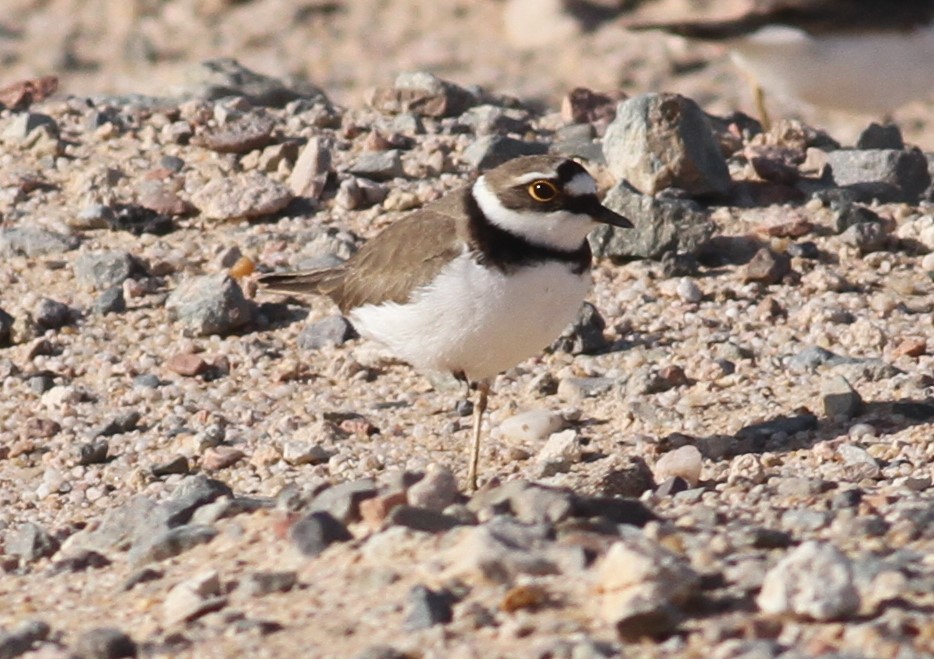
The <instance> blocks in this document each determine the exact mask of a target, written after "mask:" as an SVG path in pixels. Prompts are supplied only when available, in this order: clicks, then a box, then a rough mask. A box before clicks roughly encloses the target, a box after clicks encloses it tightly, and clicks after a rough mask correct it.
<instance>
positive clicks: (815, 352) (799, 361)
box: [788, 346, 847, 373]
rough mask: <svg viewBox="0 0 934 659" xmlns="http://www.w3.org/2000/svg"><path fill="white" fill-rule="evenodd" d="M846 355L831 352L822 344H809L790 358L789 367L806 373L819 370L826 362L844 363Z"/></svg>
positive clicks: (831, 363)
mask: <svg viewBox="0 0 934 659" xmlns="http://www.w3.org/2000/svg"><path fill="white" fill-rule="evenodd" d="M846 361H847V358H846V357H841V356H840V355H838V354H836V353H833V352H830V351H829V350H827V349H826V348H821V347H820V346H808V347H807V348H804V349H803V350H801V351H800V352H798V353H796V354H794V355H792V356H791V357H790V358H789V359H788V369H789V370H790V371H792V372H793V373H806V372H813V371H815V370H817V368H818V367H819V366H823V365H825V364H829V365H834V364H842V363H844V362H846Z"/></svg>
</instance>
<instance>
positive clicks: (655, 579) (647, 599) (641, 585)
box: [595, 534, 699, 640]
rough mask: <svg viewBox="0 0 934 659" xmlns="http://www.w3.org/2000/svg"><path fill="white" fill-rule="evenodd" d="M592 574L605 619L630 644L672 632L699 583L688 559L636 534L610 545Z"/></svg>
mask: <svg viewBox="0 0 934 659" xmlns="http://www.w3.org/2000/svg"><path fill="white" fill-rule="evenodd" d="M595 575H596V588H597V591H598V592H600V593H601V598H600V611H601V615H602V616H603V619H604V620H606V621H607V622H609V623H611V624H613V625H615V626H616V628H617V632H618V633H619V634H620V635H621V636H622V637H623V638H624V639H631V640H635V639H637V638H639V637H641V636H643V635H644V636H653V635H656V634H664V633H667V632H670V631H671V630H672V629H673V628H674V626H675V625H676V624H677V622H678V618H679V614H678V611H677V609H676V607H677V606H678V605H679V604H682V603H683V602H685V601H686V600H687V599H688V598H689V597H690V596H691V594H692V593H693V591H694V590H695V588H696V587H697V583H698V581H699V577H698V575H697V573H696V572H695V571H694V570H693V569H691V567H690V565H688V562H687V560H686V559H684V558H683V557H681V556H678V555H677V554H674V553H672V552H671V551H669V550H667V549H665V548H664V547H662V546H661V545H659V544H658V543H656V542H654V541H652V540H649V539H648V538H645V537H640V536H637V535H635V534H633V536H632V537H627V538H626V539H624V540H621V541H619V542H616V543H614V544H613V545H612V546H611V547H610V549H609V551H607V553H606V556H604V558H603V560H602V561H601V562H600V564H599V565H598V566H597V568H596V572H595Z"/></svg>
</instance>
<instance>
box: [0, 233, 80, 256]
mask: <svg viewBox="0 0 934 659" xmlns="http://www.w3.org/2000/svg"><path fill="white" fill-rule="evenodd" d="M79 242H80V241H79V240H78V238H76V237H75V236H69V235H66V234H63V233H58V232H55V231H49V230H48V229H41V228H39V227H29V226H26V227H12V228H10V229H2V228H0V256H45V255H46V254H61V253H62V252H68V251H70V250H73V249H75V248H76V247H77V246H78V243H79Z"/></svg>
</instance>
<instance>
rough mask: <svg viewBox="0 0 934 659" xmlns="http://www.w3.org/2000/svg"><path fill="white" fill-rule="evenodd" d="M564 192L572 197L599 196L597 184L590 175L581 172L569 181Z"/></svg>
mask: <svg viewBox="0 0 934 659" xmlns="http://www.w3.org/2000/svg"><path fill="white" fill-rule="evenodd" d="M564 192H565V193H566V194H568V195H569V196H571V197H582V196H584V195H591V194H597V182H596V181H594V180H593V176H591V175H590V174H587V173H586V172H581V173H580V174H577V175H576V176H575V177H574V178H572V179H571V180H570V181H568V184H567V185H566V186H564Z"/></svg>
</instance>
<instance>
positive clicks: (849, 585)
mask: <svg viewBox="0 0 934 659" xmlns="http://www.w3.org/2000/svg"><path fill="white" fill-rule="evenodd" d="M756 603H757V604H758V605H759V608H760V609H762V611H763V612H764V613H768V614H773V615H793V616H796V617H799V618H806V619H813V620H837V619H842V618H846V617H848V616H850V615H852V614H854V613H856V611H857V610H858V609H859V592H858V591H857V590H856V587H855V586H854V585H853V567H852V565H851V563H850V559H849V558H847V557H846V556H845V555H844V554H843V553H841V552H840V550H839V549H837V548H836V547H834V546H833V545H830V544H821V543H818V542H815V541H813V540H811V541H808V542H805V543H804V544H802V545H801V546H800V547H798V548H797V549H794V550H793V551H791V552H789V553H788V555H787V556H785V557H784V558H783V559H782V560H781V561H779V562H778V564H777V565H776V566H775V567H774V568H772V569H771V570H769V572H768V573H767V574H766V575H765V580H764V581H763V583H762V590H761V591H760V592H759V597H758V598H757V599H756Z"/></svg>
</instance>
